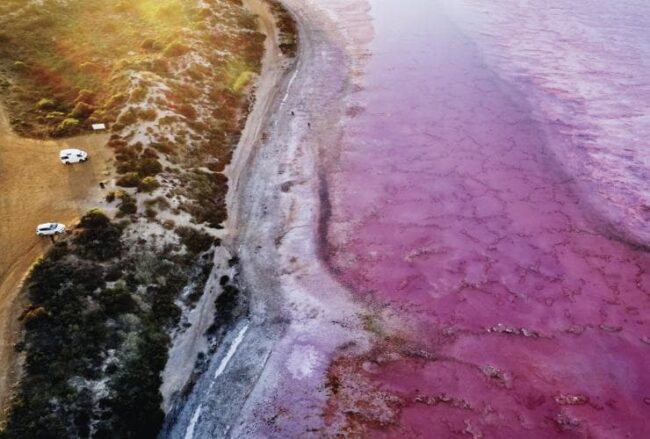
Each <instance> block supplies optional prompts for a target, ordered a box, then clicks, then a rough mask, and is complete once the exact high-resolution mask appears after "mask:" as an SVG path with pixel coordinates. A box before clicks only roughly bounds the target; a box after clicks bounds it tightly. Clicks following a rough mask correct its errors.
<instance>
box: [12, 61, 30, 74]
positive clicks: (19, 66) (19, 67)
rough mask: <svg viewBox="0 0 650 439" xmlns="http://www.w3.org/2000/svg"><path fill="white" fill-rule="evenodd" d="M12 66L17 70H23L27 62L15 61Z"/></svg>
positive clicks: (25, 68)
mask: <svg viewBox="0 0 650 439" xmlns="http://www.w3.org/2000/svg"><path fill="white" fill-rule="evenodd" d="M13 67H14V70H16V71H18V72H24V71H25V70H27V64H25V63H24V62H22V61H15V62H14V65H13Z"/></svg>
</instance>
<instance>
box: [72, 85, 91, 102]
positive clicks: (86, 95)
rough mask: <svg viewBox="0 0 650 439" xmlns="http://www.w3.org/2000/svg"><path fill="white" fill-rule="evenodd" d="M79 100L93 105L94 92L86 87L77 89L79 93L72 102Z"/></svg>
mask: <svg viewBox="0 0 650 439" xmlns="http://www.w3.org/2000/svg"><path fill="white" fill-rule="evenodd" d="M79 102H83V103H85V104H88V105H93V104H94V103H95V93H94V92H92V91H91V90H86V89H83V90H79V94H78V95H77V99H75V100H74V103H75V104H78V103H79Z"/></svg>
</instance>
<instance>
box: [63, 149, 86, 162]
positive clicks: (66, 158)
mask: <svg viewBox="0 0 650 439" xmlns="http://www.w3.org/2000/svg"><path fill="white" fill-rule="evenodd" d="M59 158H60V159H61V163H63V164H64V165H68V164H70V163H79V162H85V161H86V160H88V153H87V152H85V151H82V150H80V149H62V150H61V152H60V153H59Z"/></svg>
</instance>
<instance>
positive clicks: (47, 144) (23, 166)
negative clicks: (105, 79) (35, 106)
mask: <svg viewBox="0 0 650 439" xmlns="http://www.w3.org/2000/svg"><path fill="white" fill-rule="evenodd" d="M107 139H108V135H107V134H93V135H86V136H80V137H76V138H73V139H62V140H57V141H50V140H48V141H43V140H33V139H25V138H21V137H18V136H16V135H15V134H14V133H13V132H12V131H11V129H10V126H9V123H8V120H7V116H6V114H5V113H4V110H3V109H1V108H0V419H2V418H3V417H4V415H3V413H4V410H5V408H6V403H7V401H8V397H9V393H10V389H11V386H12V385H13V383H14V382H15V380H16V378H17V371H18V369H19V368H18V359H17V358H16V355H15V354H14V350H13V345H14V343H15V342H16V338H17V335H18V331H19V329H20V325H19V322H18V320H17V317H18V316H19V314H20V312H21V310H22V308H23V306H24V304H25V300H24V298H23V297H19V294H18V293H19V289H20V283H21V281H22V280H23V278H24V276H25V274H26V273H27V271H28V270H29V268H30V267H31V265H32V264H33V263H34V261H35V260H36V259H37V258H38V257H40V256H41V255H42V254H43V252H44V251H45V250H47V248H48V247H49V246H50V240H49V239H48V238H39V237H37V236H36V234H35V233H34V229H35V227H36V225H37V224H39V223H44V222H51V221H55V222H60V223H64V224H66V225H68V226H70V225H72V224H73V223H74V221H75V220H76V218H78V217H79V215H80V213H82V212H83V211H85V210H86V209H88V208H89V207H92V206H93V204H92V202H91V200H98V199H99V197H100V194H99V193H98V192H99V190H100V189H99V181H100V180H102V179H106V178H107V173H108V169H109V168H108V164H109V161H110V160H112V152H111V150H110V149H108V148H106V147H105V144H106V140H107ZM67 145H69V146H71V147H79V148H81V149H84V150H86V151H88V153H89V154H90V160H88V162H86V163H84V164H80V165H71V166H64V165H63V164H61V163H60V162H59V161H58V151H59V149H61V148H62V147H63V146H67Z"/></svg>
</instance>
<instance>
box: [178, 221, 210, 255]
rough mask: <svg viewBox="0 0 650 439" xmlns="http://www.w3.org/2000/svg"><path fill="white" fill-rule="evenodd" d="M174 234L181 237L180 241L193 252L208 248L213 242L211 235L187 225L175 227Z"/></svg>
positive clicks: (200, 251)
mask: <svg viewBox="0 0 650 439" xmlns="http://www.w3.org/2000/svg"><path fill="white" fill-rule="evenodd" d="M176 234H177V235H178V236H179V237H180V238H181V243H182V244H183V245H185V247H186V248H187V250H188V251H189V252H190V253H193V254H197V253H202V252H204V251H206V250H208V249H209V248H210V247H211V246H212V244H213V243H214V238H213V237H212V236H211V235H208V234H207V233H205V232H203V231H201V230H197V229H195V228H193V227H189V226H179V227H177V228H176Z"/></svg>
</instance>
